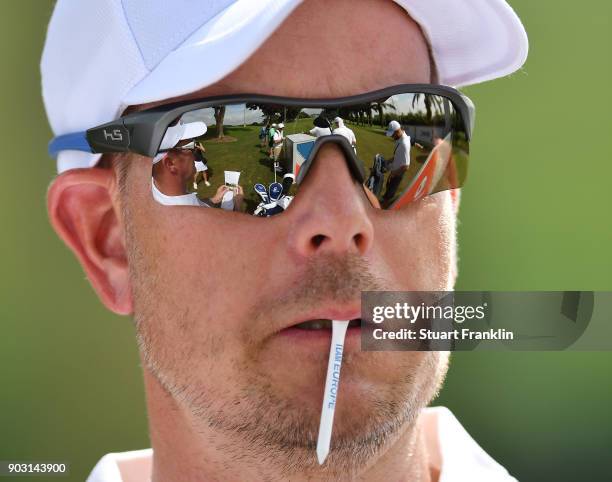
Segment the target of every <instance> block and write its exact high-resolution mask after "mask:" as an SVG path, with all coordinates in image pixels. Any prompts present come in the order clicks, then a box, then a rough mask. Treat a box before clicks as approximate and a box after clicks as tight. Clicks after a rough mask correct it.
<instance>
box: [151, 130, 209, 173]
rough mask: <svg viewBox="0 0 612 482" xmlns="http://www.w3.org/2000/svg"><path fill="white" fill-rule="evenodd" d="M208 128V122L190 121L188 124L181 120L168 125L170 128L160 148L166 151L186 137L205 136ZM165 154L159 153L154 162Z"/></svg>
mask: <svg viewBox="0 0 612 482" xmlns="http://www.w3.org/2000/svg"><path fill="white" fill-rule="evenodd" d="M206 130H207V128H206V124H205V123H204V122H199V121H198V122H189V123H187V124H183V123H182V122H179V123H178V124H177V125H175V126H170V127H168V129H166V133H165V134H164V138H163V139H162V141H161V144H160V145H159V150H160V151H165V150H168V149H172V148H173V147H175V146H176V145H177V144H178V143H179V142H181V141H184V140H185V139H194V138H196V137H200V136H203V135H204V134H206ZM165 155H166V153H165V152H163V153H160V154H157V155H156V156H155V157H154V158H153V164H156V163H158V162H159V161H161V160H162V159H163V158H164V156H165Z"/></svg>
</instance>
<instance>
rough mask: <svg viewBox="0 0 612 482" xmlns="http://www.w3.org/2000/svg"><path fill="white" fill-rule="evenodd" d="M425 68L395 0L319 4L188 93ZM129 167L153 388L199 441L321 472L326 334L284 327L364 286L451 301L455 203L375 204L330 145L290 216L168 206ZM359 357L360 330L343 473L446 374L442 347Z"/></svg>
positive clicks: (340, 424) (339, 304) (143, 168)
mask: <svg viewBox="0 0 612 482" xmlns="http://www.w3.org/2000/svg"><path fill="white" fill-rule="evenodd" d="M381 26H384V31H386V32H393V35H394V36H395V41H397V42H399V44H400V45H402V48H401V49H400V55H397V56H395V57H394V59H393V61H392V62H388V61H386V60H384V59H386V58H387V56H386V55H385V54H386V50H385V49H386V47H385V45H386V44H385V42H382V41H380V31H381V30H380V27H381ZM313 32H316V34H314V35H313ZM315 39H316V42H314V40H315ZM339 45H342V46H343V47H342V48H338V46H339ZM279 46H281V47H279ZM429 65H430V64H429V58H428V51H427V45H426V42H425V40H424V38H423V35H422V33H421V31H420V29H419V28H418V26H417V25H416V24H415V23H414V22H413V21H412V20H410V18H409V17H408V16H407V14H406V13H405V11H404V10H403V9H401V8H400V7H398V6H397V5H395V4H394V3H393V2H390V1H382V0H381V1H365V0H363V1H355V0H350V1H349V0H342V1H337V2H323V1H310V2H305V3H304V4H302V6H300V7H299V8H298V9H297V10H296V11H295V12H294V14H292V15H291V16H290V17H289V19H288V20H287V21H286V22H285V23H284V24H283V25H282V26H281V27H280V29H279V30H278V31H276V32H275V33H274V34H273V35H272V37H271V38H270V39H269V40H268V41H267V42H266V44H264V45H263V46H262V47H261V48H260V49H259V50H258V51H257V52H256V53H255V54H254V55H253V56H252V57H251V58H250V59H249V60H248V61H247V62H245V63H244V64H243V65H242V66H241V67H240V68H239V69H238V70H236V71H235V72H233V73H232V74H230V75H229V76H228V77H226V78H225V79H223V80H222V81H220V82H219V83H217V84H215V85H213V86H210V87H208V88H205V89H203V90H201V91H200V92H197V93H194V94H191V95H190V96H185V97H193V98H195V97H204V96H208V95H218V94H231V93H238V92H253V93H263V94H274V95H282V96H293V97H314V98H324V97H339V96H346V95H353V94H358V93H363V92H367V91H371V90H375V89H379V88H383V87H386V86H389V85H394V84H400V83H428V82H429V81H430V69H429ZM129 162H130V163H131V167H130V170H129V174H128V177H127V189H126V193H127V194H126V196H125V197H124V199H123V203H124V207H125V211H124V220H125V229H126V234H127V236H126V243H127V248H128V261H129V267H130V277H131V284H132V291H133V297H134V313H135V320H136V324H137V329H138V335H139V342H140V347H141V350H142V353H143V358H144V360H145V367H146V368H147V369H148V370H149V371H150V373H152V374H153V375H154V377H152V378H151V380H152V381H150V382H149V383H152V384H159V385H160V386H162V387H163V388H164V389H165V390H166V391H167V392H168V393H169V394H170V396H171V397H172V398H173V399H174V400H175V401H176V403H177V404H178V406H179V407H180V409H184V410H186V412H187V413H188V414H189V417H191V418H192V422H193V423H195V424H196V425H197V426H199V427H201V428H202V430H210V429H211V428H212V429H213V430H215V431H217V432H218V434H219V436H222V437H227V438H228V439H229V440H231V441H232V443H231V444H228V447H229V448H228V450H229V451H231V450H232V447H234V448H235V450H236V451H238V453H240V454H241V455H242V456H249V455H252V456H253V457H257V456H261V455H262V454H265V453H268V454H269V453H270V451H271V450H272V451H273V452H272V453H276V454H278V455H280V456H275V457H274V458H275V460H276V461H277V462H278V463H283V464H284V466H285V467H286V468H287V467H289V465H288V462H287V460H291V467H292V468H293V469H295V470H303V469H305V468H307V467H308V466H314V465H315V464H316V457H315V455H314V447H315V445H316V437H317V431H318V424H319V416H320V410H321V401H322V396H323V386H324V378H325V373H326V368H327V358H328V354H329V343H330V332H329V331H324V332H322V331H312V332H299V331H297V330H290V329H288V328H289V327H291V326H292V325H295V324H297V323H300V322H303V321H307V320H312V319H319V318H323V319H351V318H359V317H360V294H361V291H362V290H372V289H378V290H447V289H450V288H451V287H452V285H453V281H454V273H455V271H454V270H455V203H454V201H453V198H452V195H451V193H450V192H448V191H446V192H441V193H438V194H435V195H433V196H430V197H427V198H425V199H422V200H420V201H418V202H415V203H413V204H412V205H409V206H407V207H405V208H404V209H402V210H399V211H383V210H380V209H375V208H373V207H372V205H371V203H370V202H369V200H368V199H367V198H366V196H365V194H364V191H363V189H362V188H361V186H359V185H358V184H357V183H356V181H355V180H354V179H353V178H352V177H351V175H350V173H349V170H348V167H347V164H346V160H345V158H344V154H343V153H342V151H341V150H340V149H339V148H338V147H336V146H334V145H331V144H327V145H325V146H324V147H323V148H322V149H321V150H320V151H319V153H318V155H317V158H316V160H315V162H314V165H313V166H312V168H311V170H310V172H309V174H308V176H307V177H306V179H305V181H304V183H303V185H302V188H301V190H300V193H299V195H298V196H297V197H296V198H295V199H294V201H293V203H292V204H291V206H290V208H289V209H288V210H287V211H286V212H285V213H283V214H281V215H279V216H275V217H273V218H268V219H262V218H257V217H254V216H249V215H246V214H243V213H233V212H226V211H223V210H219V209H206V208H197V207H191V206H190V207H186V206H162V205H160V204H158V203H156V202H155V201H154V200H153V199H152V197H151V194H150V189H151V187H150V176H151V160H150V159H148V158H144V157H141V156H136V155H134V156H131V158H130V159H129ZM246 188H249V187H246ZM359 348H360V340H359V335H358V334H355V333H350V334H349V335H348V338H347V343H346V346H345V356H344V362H343V366H342V382H341V385H340V387H341V388H340V393H339V401H338V405H337V410H336V418H335V420H334V433H333V439H332V453H331V455H330V459H329V461H330V464H332V465H333V464H334V463H338V461H339V460H340V459H339V455H340V454H343V455H347V454H351V457H352V458H353V460H354V461H355V462H356V463H359V461H360V460H361V461H365V457H366V456H367V455H368V454H370V453H372V450H376V449H378V448H379V447H380V446H381V444H383V443H386V442H389V441H392V440H394V439H395V438H396V437H398V436H399V434H400V432H401V429H402V428H403V427H405V426H406V424H407V423H410V422H411V421H413V420H414V418H415V416H416V415H417V414H418V412H419V409H420V408H421V407H423V406H425V405H426V404H427V403H428V402H429V400H430V399H431V397H432V396H433V394H434V393H435V391H436V389H437V387H438V386H439V384H440V382H441V380H442V378H443V376H444V373H445V371H446V357H445V356H444V355H441V354H438V353H420V352H397V353H391V352H381V353H374V352H368V353H366V352H361V351H360V349H359ZM334 449H336V450H335V451H334ZM259 450H261V451H259ZM274 451H276V452H274ZM245 454H246V455H245ZM283 455H286V456H287V457H283ZM360 456H361V457H360ZM287 470H290V469H288V468H287Z"/></svg>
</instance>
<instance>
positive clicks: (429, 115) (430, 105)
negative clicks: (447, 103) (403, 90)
mask: <svg viewBox="0 0 612 482" xmlns="http://www.w3.org/2000/svg"><path fill="white" fill-rule="evenodd" d="M421 99H423V104H424V105H425V112H426V119H427V120H428V121H429V123H432V121H433V117H434V110H437V111H438V113H443V112H444V105H443V97H440V96H438V95H431V94H423V93H419V94H414V97H413V98H412V107H413V108H416V107H417V106H418V104H419V101H420V100H421Z"/></svg>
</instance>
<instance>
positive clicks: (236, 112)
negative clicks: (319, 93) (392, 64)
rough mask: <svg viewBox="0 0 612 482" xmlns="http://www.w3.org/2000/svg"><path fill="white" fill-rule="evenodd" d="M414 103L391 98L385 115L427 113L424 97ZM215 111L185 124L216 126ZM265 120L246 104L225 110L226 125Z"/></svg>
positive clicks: (190, 116)
mask: <svg viewBox="0 0 612 482" xmlns="http://www.w3.org/2000/svg"><path fill="white" fill-rule="evenodd" d="M413 102H414V94H400V95H394V96H392V97H389V98H388V99H387V100H386V102H385V103H387V104H390V105H392V106H394V107H395V108H394V109H393V108H387V109H384V110H385V113H387V114H389V115H391V116H393V115H394V114H396V115H398V116H399V115H405V114H410V113H425V112H426V108H425V101H424V96H419V98H418V100H417V101H416V103H415V104H414V105H413ZM432 107H433V109H434V115H435V114H436V113H437V109H436V108H435V103H433V102H432ZM321 110H322V109H319V108H306V109H303V110H302V111H303V112H305V113H306V114H308V115H309V116H311V117H316V116H317V115H318V114H319V113H320V112H321ZM214 114H215V111H214V109H213V108H212V107H208V108H205V109H199V110H197V111H192V112H188V113H186V114H185V115H184V116H183V121H184V122H194V121H202V122H204V123H206V125H207V126H209V127H210V126H214V125H215V115H214ZM264 120H265V118H264V115H263V113H262V112H261V110H259V109H257V110H252V109H247V108H246V105H245V104H233V105H228V106H227V108H226V109H225V120H224V124H225V125H243V124H247V125H248V124H253V123H263V122H264Z"/></svg>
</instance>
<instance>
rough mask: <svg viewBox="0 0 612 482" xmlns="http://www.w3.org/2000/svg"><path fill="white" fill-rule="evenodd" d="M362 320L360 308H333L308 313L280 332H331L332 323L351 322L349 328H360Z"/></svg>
mask: <svg viewBox="0 0 612 482" xmlns="http://www.w3.org/2000/svg"><path fill="white" fill-rule="evenodd" d="M360 318H361V309H360V308H359V307H358V306H353V307H351V308H346V309H341V308H331V309H325V310H320V311H317V312H311V313H306V314H304V315H302V316H300V317H299V318H297V319H294V320H292V321H289V322H288V323H287V324H286V325H285V326H284V327H281V329H280V330H279V332H282V331H285V330H289V329H297V330H300V329H303V330H304V331H309V330H310V331H316V329H317V328H318V329H321V330H324V329H329V330H331V321H332V320H338V321H351V320H353V321H352V322H351V324H350V325H349V327H356V326H359V320H360Z"/></svg>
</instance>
